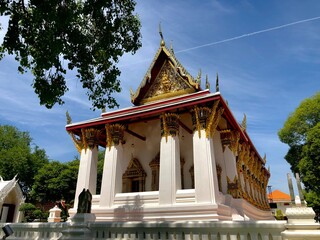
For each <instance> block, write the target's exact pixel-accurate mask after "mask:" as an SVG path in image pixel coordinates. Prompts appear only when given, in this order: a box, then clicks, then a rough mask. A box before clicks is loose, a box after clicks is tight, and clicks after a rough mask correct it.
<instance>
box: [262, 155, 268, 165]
mask: <svg viewBox="0 0 320 240" xmlns="http://www.w3.org/2000/svg"><path fill="white" fill-rule="evenodd" d="M262 160H263V163H264V164H265V163H266V162H267V154H264V156H263V159H262Z"/></svg>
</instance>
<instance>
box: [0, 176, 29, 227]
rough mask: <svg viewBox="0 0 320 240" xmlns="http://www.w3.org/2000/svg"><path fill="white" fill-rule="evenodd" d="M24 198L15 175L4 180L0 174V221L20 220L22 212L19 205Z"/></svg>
mask: <svg viewBox="0 0 320 240" xmlns="http://www.w3.org/2000/svg"><path fill="white" fill-rule="evenodd" d="M24 200H25V199H24V197H23V193H22V190H21V188H20V186H19V184H18V180H17V179H16V177H14V178H13V179H11V180H7V181H5V180H3V178H2V177H1V176H0V210H1V211H0V223H17V222H21V220H22V218H23V214H22V212H20V211H19V207H20V205H21V204H22V203H24Z"/></svg>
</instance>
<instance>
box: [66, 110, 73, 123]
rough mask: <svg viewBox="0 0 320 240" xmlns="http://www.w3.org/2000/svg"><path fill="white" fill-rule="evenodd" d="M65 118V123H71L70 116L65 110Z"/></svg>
mask: <svg viewBox="0 0 320 240" xmlns="http://www.w3.org/2000/svg"><path fill="white" fill-rule="evenodd" d="M66 118H67V124H71V123H72V118H71V117H70V114H69V112H68V111H66Z"/></svg>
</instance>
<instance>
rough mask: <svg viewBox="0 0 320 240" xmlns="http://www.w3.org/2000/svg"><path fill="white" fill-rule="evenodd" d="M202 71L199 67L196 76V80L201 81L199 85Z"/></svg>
mask: <svg viewBox="0 0 320 240" xmlns="http://www.w3.org/2000/svg"><path fill="white" fill-rule="evenodd" d="M201 73H202V72H201V69H199V72H198V76H197V78H196V82H197V83H199V85H201Z"/></svg>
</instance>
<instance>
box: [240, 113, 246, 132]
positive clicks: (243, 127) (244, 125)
mask: <svg viewBox="0 0 320 240" xmlns="http://www.w3.org/2000/svg"><path fill="white" fill-rule="evenodd" d="M241 128H242V129H243V130H247V115H246V114H245V113H244V114H243V119H242V123H241Z"/></svg>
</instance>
